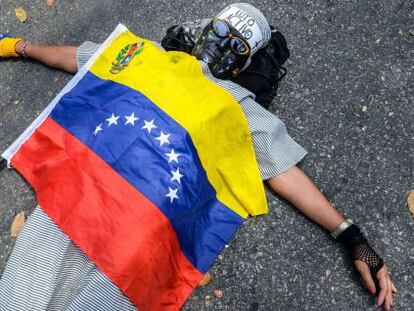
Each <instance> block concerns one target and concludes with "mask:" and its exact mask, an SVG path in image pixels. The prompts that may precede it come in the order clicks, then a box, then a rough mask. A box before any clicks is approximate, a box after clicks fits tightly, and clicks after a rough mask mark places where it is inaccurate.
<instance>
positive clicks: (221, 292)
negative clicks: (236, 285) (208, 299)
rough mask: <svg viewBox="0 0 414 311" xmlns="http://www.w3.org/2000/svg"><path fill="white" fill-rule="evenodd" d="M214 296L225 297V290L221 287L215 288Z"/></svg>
mask: <svg viewBox="0 0 414 311" xmlns="http://www.w3.org/2000/svg"><path fill="white" fill-rule="evenodd" d="M214 296H216V297H217V298H221V297H223V291H222V290H221V289H215V290H214Z"/></svg>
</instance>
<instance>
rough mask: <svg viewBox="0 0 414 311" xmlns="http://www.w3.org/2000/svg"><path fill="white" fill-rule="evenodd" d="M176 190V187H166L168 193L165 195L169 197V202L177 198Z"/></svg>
mask: <svg viewBox="0 0 414 311" xmlns="http://www.w3.org/2000/svg"><path fill="white" fill-rule="evenodd" d="M177 191H178V188H177V189H171V188H170V187H168V193H167V194H166V197H169V198H170V203H172V202H173V200H174V199H178V195H177Z"/></svg>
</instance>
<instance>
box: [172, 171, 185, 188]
mask: <svg viewBox="0 0 414 311" xmlns="http://www.w3.org/2000/svg"><path fill="white" fill-rule="evenodd" d="M170 172H171V174H172V175H173V176H172V177H171V179H170V181H174V180H176V181H177V182H178V183H179V184H181V178H183V177H184V175H183V174H181V172H180V168H178V167H177V169H176V170H175V171H170Z"/></svg>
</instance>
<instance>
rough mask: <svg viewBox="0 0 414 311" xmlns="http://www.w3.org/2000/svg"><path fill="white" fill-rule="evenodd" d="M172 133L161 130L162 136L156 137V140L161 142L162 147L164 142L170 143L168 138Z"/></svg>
mask: <svg viewBox="0 0 414 311" xmlns="http://www.w3.org/2000/svg"><path fill="white" fill-rule="evenodd" d="M170 135H171V134H165V133H164V132H163V131H161V133H160V136H158V137H156V138H155V139H156V140H159V142H160V147H162V145H164V144H169V143H170V140H169V139H168V138H169V137H170Z"/></svg>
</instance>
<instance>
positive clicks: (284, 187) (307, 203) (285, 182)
mask: <svg viewBox="0 0 414 311" xmlns="http://www.w3.org/2000/svg"><path fill="white" fill-rule="evenodd" d="M267 182H268V184H269V186H270V187H271V188H272V189H273V190H274V191H275V192H276V193H277V194H279V195H280V196H282V197H283V198H285V199H286V200H288V201H289V202H290V203H292V205H293V206H294V207H296V208H297V209H298V210H299V211H301V212H302V213H303V214H305V215H306V216H307V217H309V218H310V219H312V220H313V221H314V222H316V223H318V224H319V225H321V226H322V227H323V228H325V229H326V230H328V231H329V232H333V231H334V230H335V229H336V228H337V227H338V225H340V224H341V223H343V222H344V220H345V219H344V217H343V216H342V215H341V214H340V213H339V212H338V211H337V210H336V209H335V208H334V207H333V206H332V205H331V204H330V203H329V201H328V200H327V199H326V198H325V196H324V195H323V194H322V193H321V192H320V191H319V189H318V188H317V187H316V186H315V184H314V183H313V182H312V181H311V180H310V178H309V177H308V176H306V174H305V173H304V172H303V171H302V170H301V169H299V168H298V167H296V166H294V167H293V168H291V169H289V170H288V171H286V172H284V173H282V174H280V175H278V176H275V177H273V178H270V179H269V180H267ZM354 264H355V267H356V269H357V271H358V272H359V273H360V274H361V277H362V279H363V281H364V283H365V285H366V286H367V288H368V290H369V291H370V293H371V294H375V292H376V290H375V285H374V281H373V279H372V277H371V273H370V270H369V267H368V265H367V264H366V263H365V262H363V261H361V260H355V261H354ZM376 278H377V279H378V282H379V286H380V288H381V290H380V292H379V295H378V299H377V305H378V306H381V305H384V307H385V309H386V310H390V309H391V306H392V305H393V299H392V292H396V288H395V286H394V284H393V283H392V281H391V279H390V277H389V275H388V268H387V266H386V265H385V264H384V266H383V267H382V268H381V269H380V270H379V271H378V272H377V273H376Z"/></svg>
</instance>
